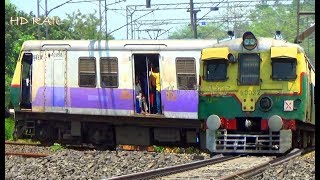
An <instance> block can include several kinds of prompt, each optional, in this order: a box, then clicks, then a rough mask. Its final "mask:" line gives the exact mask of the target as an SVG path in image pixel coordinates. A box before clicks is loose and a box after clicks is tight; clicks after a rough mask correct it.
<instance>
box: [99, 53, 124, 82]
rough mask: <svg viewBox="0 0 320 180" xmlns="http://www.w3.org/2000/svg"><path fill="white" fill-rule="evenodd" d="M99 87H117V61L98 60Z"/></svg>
mask: <svg viewBox="0 0 320 180" xmlns="http://www.w3.org/2000/svg"><path fill="white" fill-rule="evenodd" d="M100 72H101V87H118V84H119V83H118V59H117V58H115V57H102V58H100Z"/></svg>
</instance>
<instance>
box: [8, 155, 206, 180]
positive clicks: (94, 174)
mask: <svg viewBox="0 0 320 180" xmlns="http://www.w3.org/2000/svg"><path fill="white" fill-rule="evenodd" d="M208 157H209V156H208V155H206V157H205V158H208ZM198 158H199V157H198V156H197V155H194V154H173V153H155V152H146V151H108V150H106V151H94V150H93V151H76V150H71V149H63V150H60V151H58V152H56V153H54V154H51V155H50V156H47V157H44V158H23V157H19V156H6V157H5V165H6V166H5V173H6V179H102V178H109V177H113V176H119V175H125V174H131V173H134V172H142V171H147V170H151V169H157V168H162V167H167V166H173V165H177V164H184V163H187V162H192V161H195V160H197V159H198ZM17 165H18V166H17Z"/></svg>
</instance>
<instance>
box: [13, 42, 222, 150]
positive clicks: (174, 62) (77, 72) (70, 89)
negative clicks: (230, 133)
mask: <svg viewBox="0 0 320 180" xmlns="http://www.w3.org/2000/svg"><path fill="white" fill-rule="evenodd" d="M215 43H217V41H216V40H110V41H89V40H88V41H84V40H63V41H53V40H46V41H40V40H32V41H26V42H24V44H23V46H22V48H21V53H20V57H19V59H18V61H17V65H16V69H15V72H14V77H13V80H12V84H11V101H12V103H13V105H14V108H15V131H14V137H15V138H22V137H28V138H31V139H35V140H39V141H41V142H43V143H51V142H67V143H78V142H88V143H94V144H103V145H108V146H111V147H114V146H115V145H118V144H127V145H152V144H168V145H170V144H174V145H177V144H178V145H181V146H182V145H192V144H198V145H199V142H201V140H200V141H199V139H200V138H199V137H200V134H201V130H200V128H201V125H200V121H198V91H197V84H198V81H199V76H198V74H199V59H200V54H201V53H200V52H201V50H202V49H203V48H207V47H211V46H213V45H214V44H215ZM150 68H153V69H158V70H159V71H158V72H155V73H159V75H160V78H159V79H158V81H160V82H158V84H159V87H157V90H159V91H160V94H161V96H160V97H161V98H160V102H158V101H157V100H154V99H155V98H154V97H155V96H154V91H153V90H152V88H151V86H152V85H151V83H150V82H151V76H149V75H150V73H149V72H150ZM158 77H159V76H158ZM138 79H141V81H139V80H138ZM136 82H138V83H140V86H141V87H140V88H141V89H143V91H142V92H144V97H145V103H146V104H147V107H149V108H148V109H145V110H144V111H145V112H146V113H147V114H142V113H138V112H140V111H141V110H139V108H137V106H139V103H136V93H135V91H136V90H137V89H136V87H137V86H136V85H137V84H136ZM158 88H159V89H158ZM152 91H153V92H152ZM155 103H160V104H161V106H160V108H161V111H160V112H158V113H157V114H156V112H155V107H154V106H155ZM139 107H140V106H139ZM201 137H203V138H202V139H204V137H205V134H204V132H203V133H202V135H201ZM202 146H205V145H204V140H203V141H202Z"/></svg>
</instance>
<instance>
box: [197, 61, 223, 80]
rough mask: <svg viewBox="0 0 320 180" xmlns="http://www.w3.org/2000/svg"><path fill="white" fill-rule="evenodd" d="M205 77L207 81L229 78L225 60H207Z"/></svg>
mask: <svg viewBox="0 0 320 180" xmlns="http://www.w3.org/2000/svg"><path fill="white" fill-rule="evenodd" d="M203 68H204V71H203V72H204V74H203V77H204V79H205V80H206V81H224V80H226V79H227V63H226V62H225V60H207V61H205V62H204V66H203Z"/></svg>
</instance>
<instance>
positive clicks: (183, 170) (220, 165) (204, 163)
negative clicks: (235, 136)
mask: <svg viewBox="0 0 320 180" xmlns="http://www.w3.org/2000/svg"><path fill="white" fill-rule="evenodd" d="M313 149H314V148H313ZM313 149H312V148H311V149H302V150H299V149H294V150H293V151H291V152H290V153H289V154H287V155H285V156H280V157H278V158H273V157H254V156H253V157H251V156H248V157H242V156H234V157H231V156H226V157H217V158H211V159H207V160H201V161H196V162H192V163H188V164H183V165H178V166H172V167H166V168H161V169H155V170H151V171H146V172H139V173H133V174H128V175H123V176H117V177H111V178H109V180H122V179H209V178H210V179H212V178H213V179H221V180H231V179H232V180H233V179H248V178H250V177H253V176H256V175H259V174H260V173H263V171H265V170H266V169H267V168H268V167H270V166H276V165H279V164H282V163H284V162H287V161H289V160H291V159H293V158H296V157H298V156H301V155H303V154H306V153H308V152H310V151H312V150H313ZM231 165H233V166H234V168H230V166H231ZM242 165H243V167H241V166H242ZM228 168H229V169H228ZM225 174H229V175H225Z"/></svg>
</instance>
